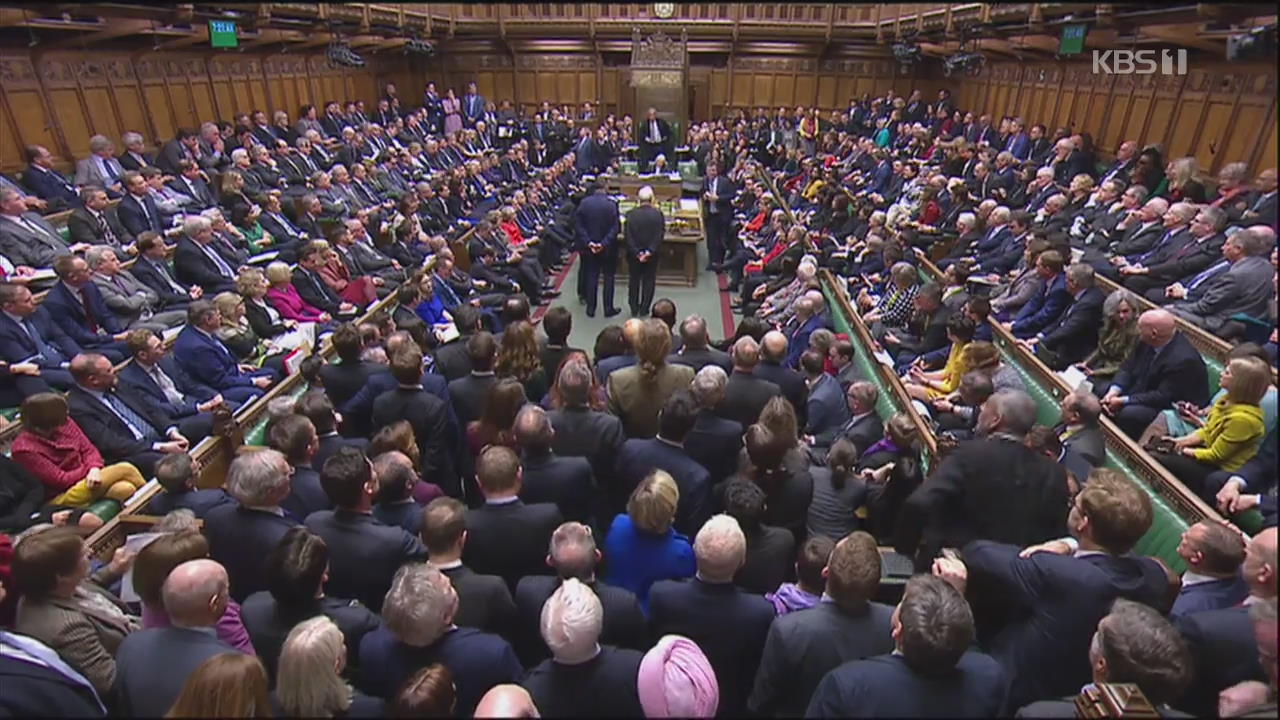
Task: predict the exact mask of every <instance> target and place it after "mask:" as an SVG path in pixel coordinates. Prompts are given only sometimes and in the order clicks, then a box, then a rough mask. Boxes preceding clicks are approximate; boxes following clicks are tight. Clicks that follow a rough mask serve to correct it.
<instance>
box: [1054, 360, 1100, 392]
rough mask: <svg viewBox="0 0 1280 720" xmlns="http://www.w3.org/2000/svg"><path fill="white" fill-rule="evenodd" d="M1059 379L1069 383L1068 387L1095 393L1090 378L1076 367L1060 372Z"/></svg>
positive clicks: (1072, 366)
mask: <svg viewBox="0 0 1280 720" xmlns="http://www.w3.org/2000/svg"><path fill="white" fill-rule="evenodd" d="M1058 377H1060V378H1062V379H1063V380H1065V381H1066V382H1067V387H1070V388H1073V389H1075V390H1083V391H1085V392H1093V383H1091V382H1089V376H1088V375H1085V374H1084V373H1082V372H1080V371H1079V370H1078V369H1077V368H1076V367H1075V366H1074V365H1071V366H1069V367H1067V369H1066V370H1061V371H1059V372H1058Z"/></svg>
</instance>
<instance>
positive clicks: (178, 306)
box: [128, 233, 204, 310]
mask: <svg viewBox="0 0 1280 720" xmlns="http://www.w3.org/2000/svg"><path fill="white" fill-rule="evenodd" d="M167 252H168V248H167V247H166V246H165V244H164V240H162V239H161V238H160V236H158V235H155V234H152V233H147V234H145V235H143V236H142V237H140V238H138V259H137V260H136V261H135V262H134V263H133V266H132V267H130V268H129V271H128V272H129V274H130V275H132V276H133V277H134V279H135V280H137V281H138V282H140V283H142V284H143V285H146V286H147V287H149V288H151V290H153V291H154V292H155V294H156V295H158V296H159V297H160V307H161V308H163V309H165V310H185V309H186V308H187V305H189V304H190V303H191V301H192V300H199V299H200V298H201V297H203V295H204V290H203V289H202V288H201V287H200V286H199V285H183V284H182V283H181V282H180V281H179V280H178V277H177V275H176V274H175V273H174V269H173V266H172V265H170V264H169V261H168V260H167V259H166V258H165V254H166V253H167ZM186 257H188V258H190V255H189V254H187V255H186Z"/></svg>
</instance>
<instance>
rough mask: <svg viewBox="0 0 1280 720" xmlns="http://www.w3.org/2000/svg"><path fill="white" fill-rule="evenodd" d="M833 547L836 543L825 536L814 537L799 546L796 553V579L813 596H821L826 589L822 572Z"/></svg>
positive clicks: (824, 576)
mask: <svg viewBox="0 0 1280 720" xmlns="http://www.w3.org/2000/svg"><path fill="white" fill-rule="evenodd" d="M835 547H836V541H835V540H832V539H831V538H829V537H827V536H826V535H814V536H812V537H810V538H809V539H808V540H805V541H804V543H803V544H801V545H800V549H799V551H797V552H796V579H797V580H799V581H800V586H801V587H803V588H804V589H805V590H807V591H809V592H811V593H813V594H815V595H820V594H822V592H823V591H824V590H825V589H826V587H827V576H826V573H825V572H823V570H825V569H826V567H827V562H828V561H829V560H830V559H831V551H832V550H834V549H835Z"/></svg>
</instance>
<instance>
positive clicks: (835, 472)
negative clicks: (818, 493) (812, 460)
mask: <svg viewBox="0 0 1280 720" xmlns="http://www.w3.org/2000/svg"><path fill="white" fill-rule="evenodd" d="M861 455H862V450H860V449H859V448H858V446H857V445H854V444H853V441H852V440H850V439H849V438H847V437H841V438H840V439H839V440H836V441H835V443H833V444H832V445H831V449H830V450H829V451H827V469H829V470H830V471H831V484H832V485H833V486H834V487H835V488H836V489H837V490H843V489H844V486H845V483H847V482H848V481H849V478H851V477H853V474H854V472H855V471H856V470H857V469H858V459H859V458H860V457H861Z"/></svg>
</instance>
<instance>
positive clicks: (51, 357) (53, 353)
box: [22, 320, 67, 364]
mask: <svg viewBox="0 0 1280 720" xmlns="http://www.w3.org/2000/svg"><path fill="white" fill-rule="evenodd" d="M22 329H24V330H26V331H27V334H28V335H30V336H31V341H32V342H34V343H35V344H36V354H38V355H39V356H40V357H42V358H44V359H45V361H46V362H51V363H58V364H62V363H64V362H66V361H67V358H66V357H65V356H63V354H62V353H61V352H60V351H59V350H58V349H57V348H55V347H54V346H52V345H50V344H48V343H46V342H45V341H44V338H42V337H40V332H39V331H38V330H36V326H35V325H32V324H31V320H23V321H22Z"/></svg>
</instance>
